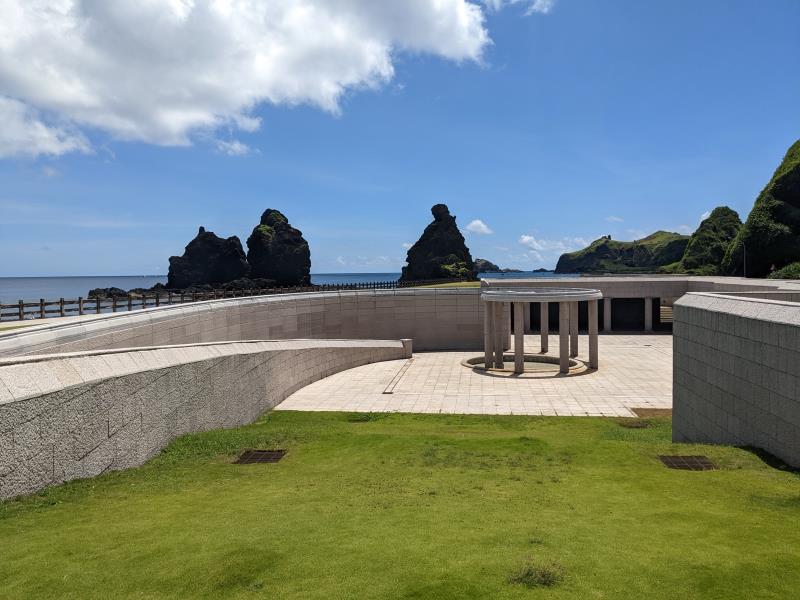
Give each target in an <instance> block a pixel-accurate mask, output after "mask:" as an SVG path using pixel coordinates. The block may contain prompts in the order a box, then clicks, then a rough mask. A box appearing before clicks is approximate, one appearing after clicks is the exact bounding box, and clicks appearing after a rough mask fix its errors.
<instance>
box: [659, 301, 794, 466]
mask: <svg viewBox="0 0 800 600" xmlns="http://www.w3.org/2000/svg"><path fill="white" fill-rule="evenodd" d="M759 295H761V294H756V295H741V296H733V295H721V294H704V293H690V294H687V295H686V296H684V297H683V298H681V299H680V300H679V301H678V302H676V303H675V315H674V328H673V340H674V341H673V345H674V352H673V356H674V359H673V360H674V369H673V377H674V379H673V418H672V436H673V440H674V441H676V442H703V443H715V444H731V445H735V446H755V447H758V448H763V449H764V450H766V451H768V452H770V453H771V454H774V455H775V456H777V457H779V458H781V459H783V460H784V461H786V462H787V463H788V464H790V465H793V466H800V304H798V303H796V302H787V301H781V300H775V299H769V298H759V297H754V296H759ZM763 295H765V296H774V295H773V294H763ZM783 297H786V298H794V297H795V296H793V295H787V296H783Z"/></svg>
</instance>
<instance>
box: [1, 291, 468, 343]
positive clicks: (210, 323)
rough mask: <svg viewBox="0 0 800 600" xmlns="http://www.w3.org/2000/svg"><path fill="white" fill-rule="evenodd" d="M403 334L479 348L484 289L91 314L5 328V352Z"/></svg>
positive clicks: (260, 299) (294, 297) (281, 298)
mask: <svg viewBox="0 0 800 600" xmlns="http://www.w3.org/2000/svg"><path fill="white" fill-rule="evenodd" d="M298 338H309V339H403V338H410V339H413V340H414V347H415V349H417V350H479V349H480V348H481V347H482V344H483V303H482V302H481V300H480V291H479V290H478V289H454V290H450V289H427V290H425V289H419V290H415V289H399V290H378V291H364V292H312V293H305V294H282V295H277V296H257V297H252V298H235V299H226V300H209V301H205V302H197V303H193V304H184V305H178V306H162V307H160V308H151V309H147V310H143V311H136V312H131V313H117V314H106V315H98V316H86V317H83V318H81V319H80V320H79V321H74V322H69V323H65V324H50V325H48V324H43V325H39V326H32V327H26V328H23V329H20V330H12V331H11V332H9V333H5V334H0V357H4V356H21V355H35V354H42V353H53V352H78V351H85V350H98V349H111V348H141V347H148V346H155V345H171V344H196V343H207V342H219V341H237V340H274V339H277V340H281V339H298Z"/></svg>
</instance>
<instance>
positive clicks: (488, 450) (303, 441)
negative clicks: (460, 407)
mask: <svg viewBox="0 0 800 600" xmlns="http://www.w3.org/2000/svg"><path fill="white" fill-rule="evenodd" d="M651 422H652V423H653V427H651V428H648V429H627V428H623V427H622V426H620V424H619V423H618V422H617V421H615V420H611V419H589V418H554V417H547V418H533V417H461V416H438V415H428V416H422V415H351V414H341V413H291V412H274V413H270V414H268V415H266V416H264V417H263V418H262V419H261V420H260V421H259V422H257V423H255V424H253V425H250V426H247V427H243V428H240V429H236V430H230V431H218V432H211V433H206V434H199V435H191V436H186V437H184V438H182V439H180V440H178V441H176V442H175V443H173V444H172V445H171V446H170V447H169V448H168V449H166V450H165V451H164V452H163V453H162V454H161V455H159V456H158V457H156V458H155V459H154V460H152V461H151V462H149V463H148V464H147V465H145V466H143V467H141V468H138V469H133V470H130V471H126V472H119V473H110V474H106V475H104V476H101V477H98V478H96V479H92V480H86V481H80V482H73V483H71V484H68V485H64V486H60V487H57V488H53V489H50V490H48V491H46V492H43V493H41V494H39V495H36V496H33V497H30V498H26V499H23V500H21V501H14V502H6V503H0V597H2V598H3V599H11V598H22V597H25V598H37V599H44V598H65V597H69V598H128V597H131V598H220V597H235V598H254V597H263V598H271V599H272V598H325V599H330V598H580V599H584V598H636V599H645V598H646V599H653V598H670V599H673V598H680V599H686V598H703V599H708V598H720V599H723V598H724V599H730V598H792V597H797V595H798V590H800V478H798V476H797V475H796V474H793V473H789V472H784V471H779V470H775V469H773V468H771V467H768V466H766V465H765V464H764V463H762V462H761V461H760V460H759V459H758V458H757V457H755V456H754V455H752V454H750V453H748V452H746V451H744V450H738V449H732V448H723V447H711V446H673V445H672V444H671V443H670V441H669V440H670V422H669V420H666V419H661V420H658V419H653V420H652V421H651ZM245 448H285V449H287V450H288V454H287V455H286V457H285V458H284V459H283V461H281V462H280V463H278V464H273V465H247V466H242V465H233V464H231V460H232V458H233V457H234V456H236V455H237V453H238V452H239V451H241V450H242V449H245ZM659 453H681V454H705V455H707V456H709V457H710V458H711V459H712V460H714V461H716V462H717V463H718V464H719V465H720V466H721V467H722V469H721V470H719V471H714V472H684V471H671V470H668V469H666V468H664V467H663V466H662V465H661V464H660V462H658V460H657V458H656V456H657V455H658V454H659ZM542 565H544V566H545V567H547V570H545V571H542V570H537V569H539V568H540V567H541V566H542ZM517 581H522V583H518V582H517ZM537 581H542V582H544V583H545V584H552V585H550V586H546V585H540V586H536V587H528V585H526V582H527V583H531V584H535V583H536V582H537Z"/></svg>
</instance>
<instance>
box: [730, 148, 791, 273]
mask: <svg viewBox="0 0 800 600" xmlns="http://www.w3.org/2000/svg"><path fill="white" fill-rule="evenodd" d="M745 256H746V260H747V265H746V267H747V268H746V270H747V276H748V277H765V276H766V275H769V274H770V272H771V271H773V270H774V269H775V270H780V269H782V268H783V267H786V266H787V265H790V264H792V263H795V262H798V261H800V140H798V141H796V142H795V143H794V144H793V145H792V147H791V148H789V151H788V152H787V153H786V156H785V157H784V159H783V162H781V164H780V166H779V167H778V169H777V170H776V171H775V173H774V175H773V176H772V179H770V181H769V183H768V184H767V186H766V187H765V188H764V189H763V190H762V192H761V193H760V194H759V195H758V198H756V201H755V204H754V205H753V210H752V211H750V215H749V216H748V217H747V221H745V224H744V227H742V229H741V231H739V234H738V235H737V236H736V239H735V240H734V241H733V243H732V244H731V246H730V248H728V251H727V253H726V255H725V259H724V261H723V265H722V268H723V272H724V273H725V274H726V275H743V274H744V271H745Z"/></svg>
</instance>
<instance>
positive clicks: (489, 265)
mask: <svg viewBox="0 0 800 600" xmlns="http://www.w3.org/2000/svg"><path fill="white" fill-rule="evenodd" d="M501 271H502V269H501V268H500V267H498V266H497V265H496V264H494V263H493V262H491V261H489V260H486V259H485V258H476V259H475V272H476V273H500V272H501Z"/></svg>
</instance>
